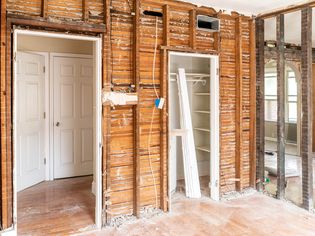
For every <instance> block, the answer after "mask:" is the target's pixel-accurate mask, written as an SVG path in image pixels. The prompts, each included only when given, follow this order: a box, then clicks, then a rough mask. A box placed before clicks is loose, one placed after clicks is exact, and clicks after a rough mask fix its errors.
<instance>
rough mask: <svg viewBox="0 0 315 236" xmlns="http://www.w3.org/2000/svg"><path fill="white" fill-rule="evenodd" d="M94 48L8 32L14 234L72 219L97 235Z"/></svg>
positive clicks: (67, 38) (73, 40) (71, 39)
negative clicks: (11, 63)
mask: <svg viewBox="0 0 315 236" xmlns="http://www.w3.org/2000/svg"><path fill="white" fill-rule="evenodd" d="M100 43H101V40H100V38H97V37H84V36H75V35H63V34H55V33H46V32H38V31H36V32H35V31H28V30H15V33H14V55H15V60H14V79H13V80H14V99H13V101H14V103H13V109H14V112H13V120H14V125H13V126H14V135H13V143H14V157H15V163H14V169H15V170H16V171H15V173H16V176H15V182H14V215H15V219H17V221H16V222H14V226H15V229H16V228H17V229H18V231H19V232H23V230H24V232H25V231H26V232H28V233H29V232H33V233H34V234H36V230H43V229H42V228H41V229H36V227H34V224H35V225H39V226H40V225H41V224H42V223H43V222H49V220H50V219H52V218H54V217H59V218H62V219H65V218H66V217H69V214H70V215H71V216H72V217H73V218H76V217H78V220H77V221H76V224H77V225H76V227H77V228H78V229H80V228H85V227H88V226H93V225H96V227H98V228H100V227H101V205H102V204H101V201H102V200H101V199H102V191H101V189H102V186H101V155H100V153H101V152H100V151H101V150H100V143H101V135H100V132H101V121H100V119H101V103H100V102H101V100H100V97H101V89H100V88H101V73H100V71H101V63H100V62H101V54H100V51H101V50H99V49H100V45H101V44H100ZM33 199H36V201H32V200H33ZM30 209H31V210H30ZM32 212H36V214H35V213H34V214H33V213H32ZM36 222H37V223H38V224H37V223H36ZM30 226H31V228H29V227H30ZM62 227H64V226H60V228H59V227H58V225H55V226H54V229H53V230H57V231H58V230H61V228H62ZM93 227H95V226H93ZM50 229H51V227H50ZM64 230H67V229H66V227H64ZM57 231H56V232H55V233H56V234H57V233H61V231H60V232H57ZM41 232H42V231H41Z"/></svg>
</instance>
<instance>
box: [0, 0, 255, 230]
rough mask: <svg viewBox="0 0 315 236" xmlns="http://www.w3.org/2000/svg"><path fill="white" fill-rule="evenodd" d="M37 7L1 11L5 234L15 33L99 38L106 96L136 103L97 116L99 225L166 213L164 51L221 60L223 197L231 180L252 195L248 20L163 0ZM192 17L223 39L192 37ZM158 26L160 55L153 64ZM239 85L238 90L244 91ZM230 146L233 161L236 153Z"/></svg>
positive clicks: (197, 33) (16, 0) (12, 3)
mask: <svg viewBox="0 0 315 236" xmlns="http://www.w3.org/2000/svg"><path fill="white" fill-rule="evenodd" d="M41 2H42V1H40V0H37V1H20V0H8V1H7V2H6V1H2V8H1V11H2V14H1V41H2V47H1V81H2V82H1V86H2V91H5V92H4V93H2V96H1V109H2V110H1V122H2V124H4V125H3V126H2V128H1V134H2V136H1V137H2V138H1V144H2V145H1V147H2V156H1V158H2V159H1V163H2V170H3V171H2V175H3V176H2V189H5V190H6V191H4V190H3V191H2V198H1V199H2V211H3V214H2V215H3V217H2V219H3V222H2V225H3V227H4V228H7V227H9V226H10V225H11V223H12V194H13V191H12V187H11V186H12V162H11V160H12V152H11V149H10V145H11V143H12V134H11V131H10V130H11V124H9V123H7V120H10V119H11V118H12V114H11V109H10V108H11V101H12V93H11V92H12V91H11V87H10V85H11V83H12V77H11V74H10V70H9V68H10V66H11V65H10V60H11V59H10V53H6V50H7V52H10V49H11V47H12V45H11V43H10V42H11V41H10V38H9V37H10V34H8V32H10V30H11V29H12V28H13V26H14V25H17V26H19V27H22V28H23V27H28V28H30V29H36V30H54V31H61V32H68V33H69V32H73V33H76V34H77V33H80V34H82V33H88V34H93V35H98V34H101V35H102V37H103V88H104V91H106V92H111V90H112V92H121V91H123V92H130V91H131V92H135V93H137V96H138V101H137V102H136V103H133V104H128V103H127V105H123V106H115V108H112V107H111V105H110V104H105V105H104V106H103V196H104V197H103V208H104V209H103V212H104V215H103V221H104V222H103V223H104V224H106V222H109V221H110V219H112V218H114V217H117V216H120V215H124V214H136V215H137V214H140V210H141V209H144V208H147V207H157V208H162V209H163V210H168V123H167V114H168V113H167V109H168V105H167V104H168V92H167V91H168V90H167V89H168V88H167V76H166V74H167V72H166V71H167V66H168V65H167V55H168V52H169V51H182V52H198V53H206V54H218V55H219V58H220V155H221V160H220V185H221V186H220V192H221V194H223V193H226V192H229V191H234V190H235V189H236V182H235V179H236V176H238V180H239V181H240V183H241V188H242V189H244V188H248V187H250V186H253V185H254V184H253V183H255V179H253V178H252V177H251V172H252V171H253V168H254V165H253V164H251V163H255V162H253V161H252V160H254V158H255V153H254V152H253V153H251V152H250V146H251V145H253V143H252V141H250V136H251V135H252V132H253V128H252V127H253V126H252V122H254V120H253V119H254V118H253V117H252V116H250V113H251V112H252V111H253V110H255V104H253V103H252V102H251V101H253V100H254V98H253V97H251V96H252V93H251V91H252V90H253V87H252V86H251V84H252V83H254V82H255V77H252V76H251V75H252V70H254V66H250V65H251V64H250V63H251V61H253V60H254V57H253V53H252V52H253V51H254V46H253V44H252V43H251V42H252V41H251V38H250V37H251V35H253V33H254V31H253V27H252V25H253V21H252V19H251V18H250V17H246V16H241V15H239V14H237V13H233V14H232V15H226V14H222V13H217V12H216V11H214V10H213V9H210V8H204V7H201V8H198V7H196V6H194V5H191V4H187V3H182V2H176V1H167V0H163V1H158V2H152V1H149V0H144V1H141V2H140V1H136V0H130V1H125V0H113V1H107V0H106V1H102V0H97V1H87V3H88V4H87V5H86V6H85V7H87V9H83V8H82V1H79V0H71V1H67V2H64V1H59V0H51V1H48V4H47V6H45V8H43V7H42V4H41ZM5 7H6V8H7V12H8V15H7V18H6V17H5V15H6V12H5V10H4V11H3V9H5ZM145 10H148V11H155V12H160V13H163V17H155V16H150V15H145V14H144V11H145ZM197 13H200V14H206V15H210V16H214V17H218V18H219V19H220V23H221V27H220V28H221V30H220V32H219V33H215V32H207V31H201V30H198V29H196V28H195V25H194V20H195V19H194V17H192V16H194V15H196V14H197ZM5 20H8V22H9V23H8V24H6V22H5ZM38 22H40V23H38ZM56 22H61V23H62V25H60V24H58V25H57V24H56ZM156 26H157V45H158V47H157V50H156V58H155V60H154V51H155V37H154V35H155V33H156ZM63 27H64V28H63ZM80 29H81V30H80ZM3 45H5V46H3ZM237 46H238V47H237ZM237 49H238V52H239V54H238V56H237V53H236V52H237ZM154 61H155V75H154V77H155V79H154V81H153V79H152V78H153V74H152V65H153V62H154ZM5 68H8V70H5ZM240 71H241V72H242V73H239V72H240ZM240 75H241V76H240ZM237 84H241V85H242V86H241V88H242V89H241V90H240V89H239V88H240V87H238V86H237ZM131 85H132V86H131ZM155 90H156V92H157V93H158V96H159V97H163V98H165V99H166V100H165V106H164V109H162V110H161V111H160V110H159V111H156V112H154V113H153V109H154V101H155V99H156V94H155ZM237 104H238V105H237ZM237 114H241V116H237ZM238 120H242V122H241V126H237V121H238ZM239 134H241V135H239ZM253 140H254V139H253ZM149 141H150V142H149ZM237 145H239V148H240V152H236V146H237ZM5 147H6V148H5ZM237 166H238V168H236V167H237ZM152 173H153V174H152ZM156 205H157V206H156ZM4 219H5V220H4Z"/></svg>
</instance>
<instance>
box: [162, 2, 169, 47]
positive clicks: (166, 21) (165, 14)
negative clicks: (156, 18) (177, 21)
mask: <svg viewBox="0 0 315 236" xmlns="http://www.w3.org/2000/svg"><path fill="white" fill-rule="evenodd" d="M169 9H170V8H169V6H168V5H164V6H163V42H164V46H170V39H169V37H168V36H169V32H170V24H169V22H170V15H169Z"/></svg>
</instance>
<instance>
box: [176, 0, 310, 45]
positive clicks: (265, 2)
mask: <svg viewBox="0 0 315 236" xmlns="http://www.w3.org/2000/svg"><path fill="white" fill-rule="evenodd" d="M181 1H184V2H190V3H193V4H196V5H198V6H208V7H213V8H214V9H216V10H226V11H227V12H231V11H237V12H239V13H242V14H245V15H258V14H261V13H266V12H270V11H273V10H276V9H279V8H285V7H288V6H290V5H295V4H301V3H305V2H309V1H310V0H308V1H301V0H251V1H247V0H232V1H231V0H181ZM284 19H285V30H284V32H285V37H284V38H285V42H286V43H292V44H295V45H301V13H300V12H299V11H297V12H293V13H288V14H285V17H284ZM313 35H314V36H315V8H314V9H313ZM314 36H313V47H315V37H314ZM265 39H266V40H276V19H275V18H270V19H266V20H265Z"/></svg>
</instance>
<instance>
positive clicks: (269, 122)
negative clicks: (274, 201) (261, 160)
mask: <svg viewBox="0 0 315 236" xmlns="http://www.w3.org/2000/svg"><path fill="white" fill-rule="evenodd" d="M300 89H301V88H300V73H299V70H298V69H297V68H296V66H295V65H293V64H292V63H289V62H286V66H285V104H284V106H285V177H286V189H285V196H286V199H287V200H290V201H292V202H294V203H295V204H297V205H301V204H302V161H301V154H300V153H301V115H300V114H301V97H300V94H301V93H300V92H299V91H301V90H300ZM265 171H266V191H267V192H268V193H269V194H271V195H274V196H276V193H277V64H276V61H273V60H272V61H270V62H268V63H266V65H265Z"/></svg>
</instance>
